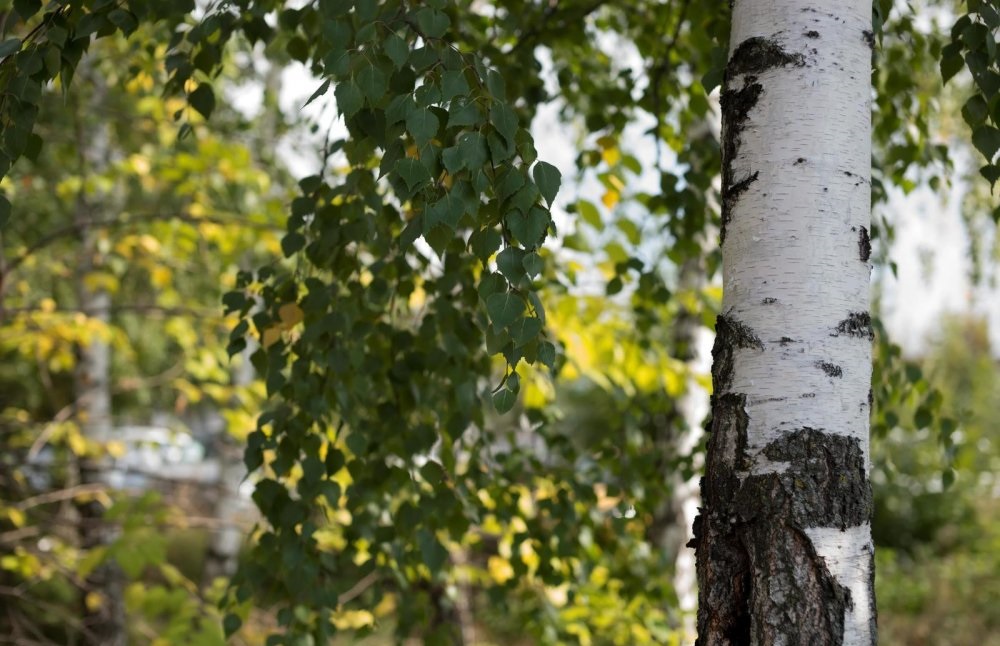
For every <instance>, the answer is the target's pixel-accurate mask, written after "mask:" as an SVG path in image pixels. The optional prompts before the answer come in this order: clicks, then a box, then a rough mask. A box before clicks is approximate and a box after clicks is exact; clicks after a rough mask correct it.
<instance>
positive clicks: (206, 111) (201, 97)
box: [188, 83, 215, 119]
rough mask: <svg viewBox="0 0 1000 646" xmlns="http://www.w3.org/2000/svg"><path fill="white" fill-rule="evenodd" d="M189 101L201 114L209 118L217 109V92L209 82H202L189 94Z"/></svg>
mask: <svg viewBox="0 0 1000 646" xmlns="http://www.w3.org/2000/svg"><path fill="white" fill-rule="evenodd" d="M188 103H190V104H191V107H192V108H194V109H195V110H197V111H198V112H200V113H201V116H203V117H205V118H206V119H208V118H209V117H210V116H212V110H214V109H215V92H213V91H212V86H211V85H209V84H208V83H202V84H201V85H199V86H198V87H196V88H195V90H194V92H192V93H191V94H189V95H188Z"/></svg>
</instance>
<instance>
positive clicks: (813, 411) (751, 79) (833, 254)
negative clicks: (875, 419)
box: [692, 0, 875, 646]
mask: <svg viewBox="0 0 1000 646" xmlns="http://www.w3.org/2000/svg"><path fill="white" fill-rule="evenodd" d="M730 42H731V44H730V56H729V63H728V66H727V68H726V78H725V83H724V87H723V92H722V113H723V137H722V139H723V142H722V148H723V187H722V189H723V209H722V212H723V214H722V220H723V230H722V244H723V246H722V249H723V281H724V289H725V291H724V297H723V307H722V311H723V313H722V314H721V315H720V316H719V318H718V321H717V324H716V341H715V347H714V349H713V351H712V355H713V360H714V365H713V369H712V376H713V381H714V394H713V397H712V415H713V420H712V425H711V436H710V439H709V445H708V462H707V465H706V473H705V478H704V480H703V481H702V500H703V508H702V512H701V515H700V516H699V518H698V520H696V522H695V538H694V540H693V541H692V544H693V545H694V546H695V548H696V554H697V560H698V565H697V571H698V583H699V602H700V606H699V611H698V632H699V642H698V643H699V644H701V646H721V645H728V644H732V645H737V644H755V645H756V644H759V645H761V646H764V645H775V644H783V645H787V646H792V645H799V644H801V645H807V644H808V645H810V646H824V645H831V646H832V645H840V644H848V645H851V646H856V645H865V646H870V645H871V644H874V643H875V601H874V594H873V587H872V582H873V576H874V572H873V547H872V541H871V528H870V524H869V518H870V514H871V507H872V504H871V487H870V483H869V481H868V467H869V456H868V415H869V410H870V406H871V401H870V398H871V390H870V384H871V339H872V330H871V321H870V317H869V313H868V309H869V274H870V266H869V264H868V254H869V244H868V231H867V227H868V226H869V217H870V188H871V187H870V183H869V177H870V163H871V162H870V155H871V153H870V149H871V140H870V91H871V90H870V82H869V79H870V70H871V68H870V65H871V50H870V46H871V44H872V42H873V36H872V32H871V2H870V1H869V0H864V1H862V0H809V1H808V2H806V1H805V0H767V1H764V0H735V2H734V3H733V26H732V37H731V41H730Z"/></svg>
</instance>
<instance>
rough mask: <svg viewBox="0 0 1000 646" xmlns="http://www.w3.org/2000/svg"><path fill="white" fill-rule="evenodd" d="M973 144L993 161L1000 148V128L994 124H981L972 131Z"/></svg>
mask: <svg viewBox="0 0 1000 646" xmlns="http://www.w3.org/2000/svg"><path fill="white" fill-rule="evenodd" d="M972 144H973V145H974V146H975V147H976V149H977V150H979V152H981V153H983V156H984V157H986V160H987V161H993V157H994V156H995V155H996V153H997V150H1000V130H997V129H996V128H994V127H993V126H986V125H983V126H979V127H978V128H976V129H975V130H973V131H972Z"/></svg>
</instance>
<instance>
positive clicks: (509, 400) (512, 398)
mask: <svg viewBox="0 0 1000 646" xmlns="http://www.w3.org/2000/svg"><path fill="white" fill-rule="evenodd" d="M516 403H517V395H515V394H514V393H512V392H511V391H509V390H507V389H506V388H501V389H500V391H499V392H497V393H494V395H493V407H494V408H496V410H497V412H498V413H500V414H501V415H503V414H504V413H507V412H509V411H510V409H512V408H514V404H516Z"/></svg>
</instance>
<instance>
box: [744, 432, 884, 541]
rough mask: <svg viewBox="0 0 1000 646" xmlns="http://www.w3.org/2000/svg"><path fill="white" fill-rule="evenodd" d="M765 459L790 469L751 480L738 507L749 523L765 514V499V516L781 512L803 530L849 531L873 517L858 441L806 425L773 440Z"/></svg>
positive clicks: (766, 451) (745, 485)
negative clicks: (761, 505) (834, 528)
mask: <svg viewBox="0 0 1000 646" xmlns="http://www.w3.org/2000/svg"><path fill="white" fill-rule="evenodd" d="M764 455H765V456H767V458H768V459H770V460H771V461H773V462H786V463H788V468H787V470H785V471H783V472H782V473H767V474H764V475H759V476H749V477H748V478H747V479H746V482H744V484H743V487H742V488H741V492H740V495H741V498H743V504H739V505H738V507H739V508H740V509H742V510H744V514H745V516H746V517H745V518H744V520H748V521H749V520H752V518H753V517H756V516H757V515H759V514H760V513H761V511H760V509H761V508H760V506H759V505H760V504H761V501H762V498H761V497H762V496H763V499H764V500H766V505H765V508H764V511H765V512H766V511H772V512H775V513H780V514H781V517H782V518H785V519H787V520H789V521H790V522H792V523H793V524H795V525H796V526H798V527H840V528H841V529H847V528H848V527H857V526H858V525H861V524H863V523H866V522H868V521H869V519H870V518H871V513H872V490H871V484H870V483H869V482H868V477H867V475H866V473H865V458H864V454H863V453H862V451H861V443H860V442H859V441H858V438H856V437H847V436H845V435H835V434H832V433H824V432H823V431H820V430H817V429H814V428H808V427H806V428H801V429H799V430H797V431H793V432H791V433H787V434H786V435H784V436H782V437H781V438H779V439H777V440H775V441H773V442H771V443H770V444H768V445H767V446H766V447H765V448H764ZM767 507H772V509H770V510H768V509H767Z"/></svg>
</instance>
